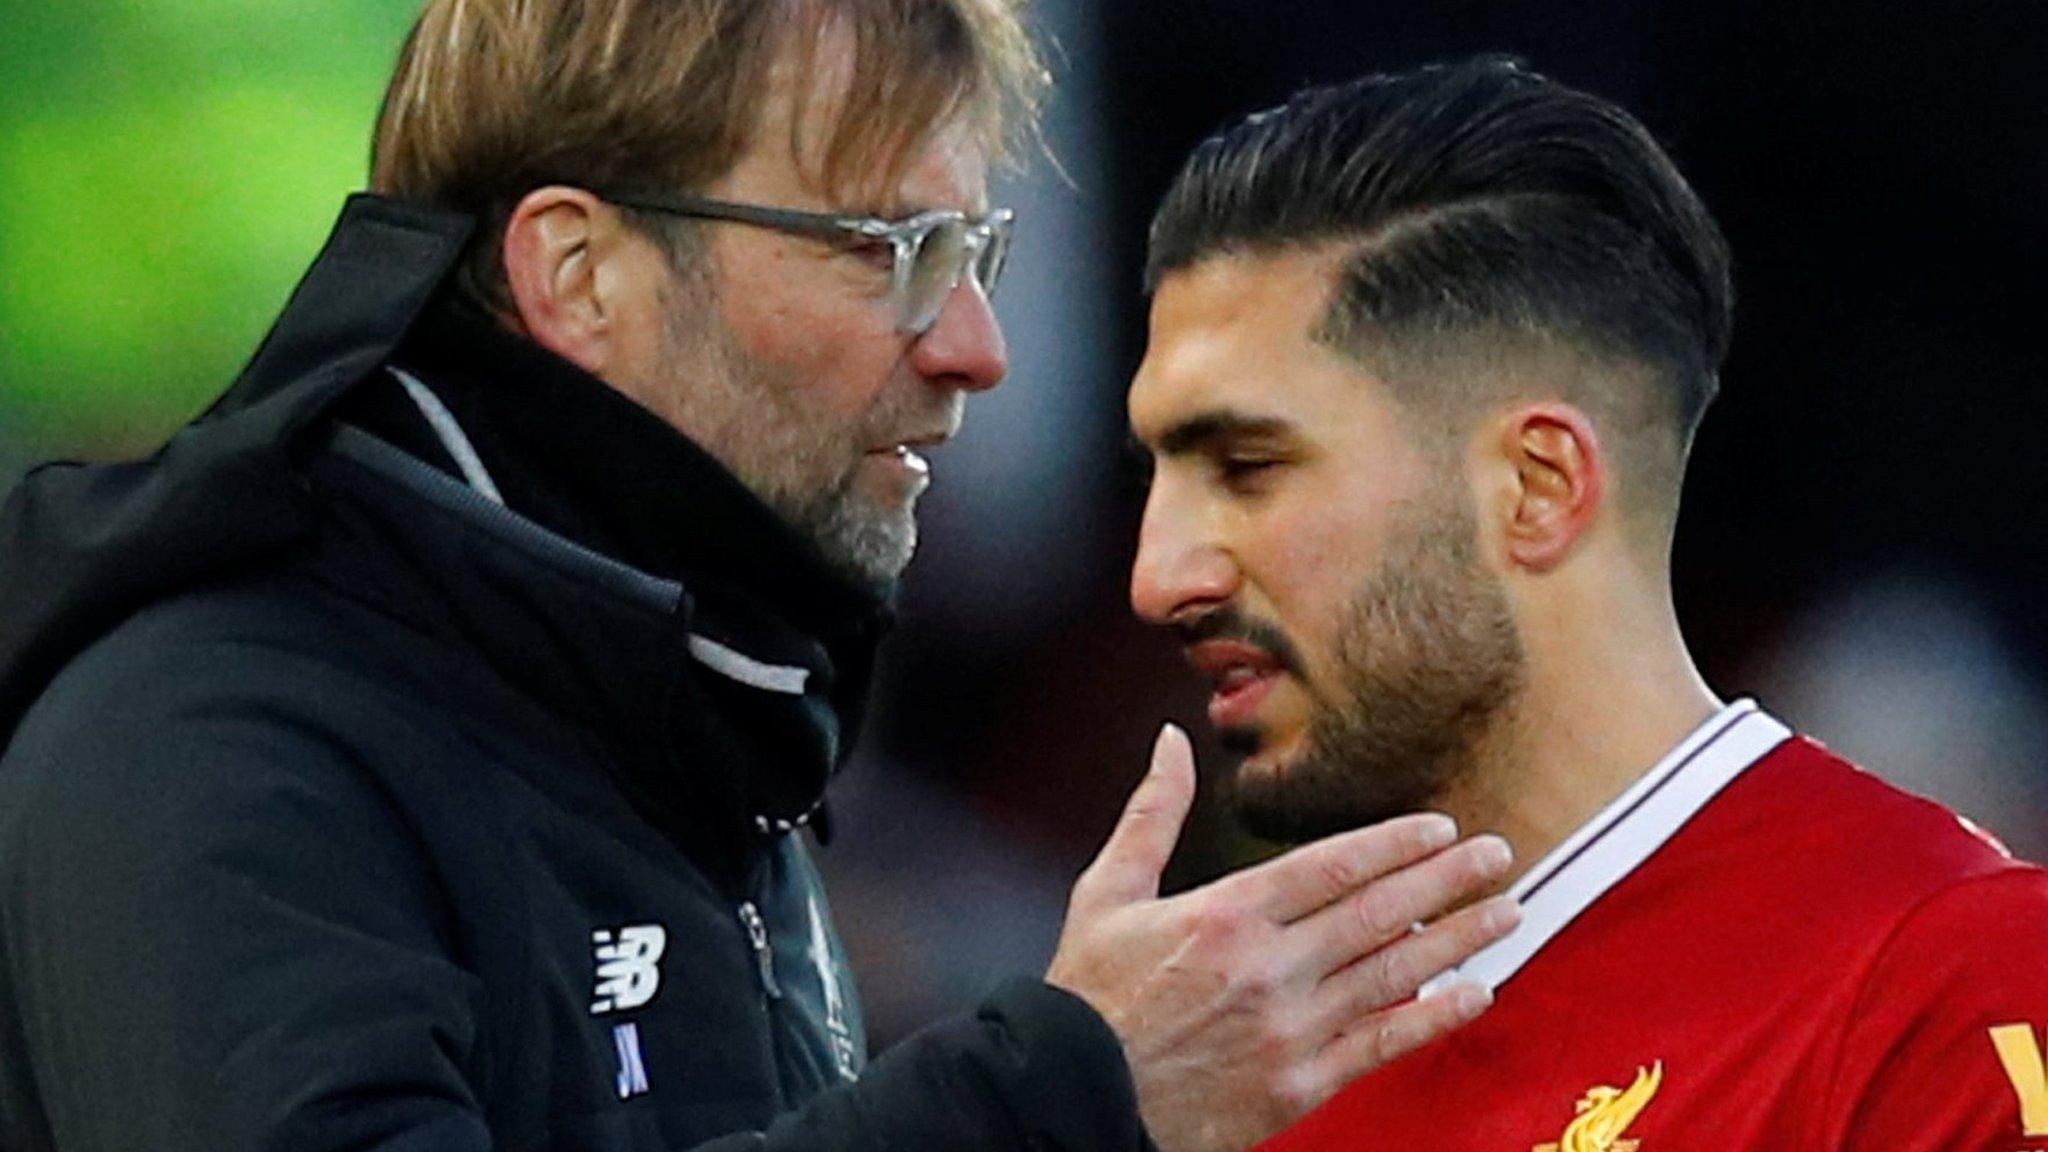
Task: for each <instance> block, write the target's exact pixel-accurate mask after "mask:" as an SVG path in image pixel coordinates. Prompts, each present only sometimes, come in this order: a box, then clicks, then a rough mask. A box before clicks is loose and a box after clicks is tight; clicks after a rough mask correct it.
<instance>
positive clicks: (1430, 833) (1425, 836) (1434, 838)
mask: <svg viewBox="0 0 2048 1152" xmlns="http://www.w3.org/2000/svg"><path fill="white" fill-rule="evenodd" d="M1420 825H1421V826H1420V827H1419V828H1418V829H1417V831H1418V832H1419V833H1420V835H1421V836H1422V843H1423V846H1424V847H1426V848H1443V847H1446V846H1448V845H1450V844H1451V843H1453V842H1455V841H1456V840H1457V839H1458V822H1457V821H1456V820H1453V819H1451V818H1450V817H1449V816H1446V815H1444V814H1443V813H1441V812H1425V813H1423V816H1422V819H1421V821H1420Z"/></svg>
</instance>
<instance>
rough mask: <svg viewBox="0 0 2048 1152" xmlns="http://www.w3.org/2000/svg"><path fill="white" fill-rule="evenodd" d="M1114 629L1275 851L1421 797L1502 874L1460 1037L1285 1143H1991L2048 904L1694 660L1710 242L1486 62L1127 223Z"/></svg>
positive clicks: (1403, 85) (1633, 155)
mask: <svg viewBox="0 0 2048 1152" xmlns="http://www.w3.org/2000/svg"><path fill="white" fill-rule="evenodd" d="M1150 279H1151V283H1152V284H1153V285H1154V289H1155V293H1156V295H1155V297H1154V302H1153V311H1152V333H1151V344H1150V348H1149V350H1148V352H1147V354H1146V358H1145V361H1144V364H1143V366H1142V368H1141V369H1140V370H1139V373H1138V375H1137V379H1136V381H1135V382H1134V384H1133V385H1132V388H1131V393H1130V415H1131V421H1132V423H1133V425H1134V426H1135V429H1136V432H1137V435H1138V436H1139V437H1140V439H1141V440H1142V441H1143V442H1144V443H1145V444H1146V445H1147V446H1148V447H1149V448H1150V450H1151V453H1152V455H1153V456H1154V458H1155V463H1156V475H1155V478H1154V481H1153V486H1152V489H1151V494H1150V498H1149V502H1148V504H1147V507H1146V511H1145V520H1144V527H1143V530H1142V538H1141V541H1140V545H1139V551H1138V556H1137V560H1136V564H1135V568H1134V570H1133V573H1132V578H1131V595H1132V600H1133V603H1134V605H1135V606H1136V608H1137V609H1138V611H1139V612H1141V613H1142V614H1143V615H1144V616H1146V617H1147V618H1149V619H1151V620H1153V621H1155V622H1157V623H1160V624H1164V625H1168V626H1171V627H1173V628H1174V629H1176V630H1177V631H1178V632H1179V634H1180V635H1181V636H1182V637H1183V638H1184V640H1185V642H1186V644H1187V651H1188V655H1189V658H1190V659H1191V660H1192V661H1193V663H1194V664H1195V665H1196V667H1197V668H1198V669H1200V670H1201V671H1202V672H1203V673H1204V674H1205V675H1206V676H1207V677H1208V678H1209V679H1210V680H1212V681H1213V683H1214V685H1215V694H1214V696H1213V697H1212V699H1211V701H1210V705H1209V715H1210V718H1211V720H1212V721H1213V722H1214V723H1215V725H1216V726H1217V728H1218V729H1219V730H1220V732H1221V734H1222V735H1223V737H1224V738H1225V739H1226V740H1227V741H1229V742H1231V743H1232V744H1234V745H1236V746H1237V747H1239V748H1240V749H1241V750H1242V751H1243V753H1244V755H1245V759H1244V762H1243V764H1242V766H1241V767H1240V768H1239V769H1238V770H1237V774H1236V778H1235V792H1236V801H1237V805H1238V807H1239V809H1240V810H1241V812H1242V814H1243V815H1244V817H1245V818H1246V819H1247V820H1248V821H1249V822H1250V823H1251V825H1252V826H1253V827H1254V828H1256V829H1258V830H1261V831H1263V832H1265V833H1267V834H1269V835H1271V836H1274V837H1276V838H1279V839H1283V840H1298V839H1303V838H1307V837H1312V836H1318V835H1324V834H1327V833H1329V832H1331V831H1334V830H1337V829H1341V828H1350V827H1357V826H1360V825H1363V824H1366V823H1369V822H1371V821H1375V820H1380V819H1383V818H1385V817H1387V816H1389V815H1392V814H1395V813H1399V812H1405V811H1410V810H1413V809H1416V808H1419V807H1425V806H1441V807H1442V808H1444V809H1445V810H1447V811H1449V812H1451V813H1453V814H1455V815H1456V816H1458V817H1459V818H1460V819H1461V820H1462V821H1464V822H1465V823H1466V824H1467V825H1468V826H1472V827H1480V828H1488V829H1492V830H1495V831H1498V832H1499V833H1501V834H1502V835H1504V836H1506V837H1507V838H1508V839H1509V840H1510V841H1511V842H1512V843H1513V844H1514V845H1515V848H1516V854H1517V857H1518V858H1519V859H1520V860H1523V861H1529V862H1531V864H1530V865H1529V867H1527V869H1526V870H1525V871H1522V872H1520V873H1519V878H1518V879H1516V880H1515V881H1514V883H1513V885H1512V887H1511V889H1510V894H1511V895H1512V896H1513V897H1514V898H1515V899H1516V900H1518V901H1519V903H1520V904H1521V907H1522V910H1523V913H1524V916H1525V920H1524V923H1523V926H1522V927H1521V928H1520V929H1518V930H1517V931H1516V932H1515V933H1514V934H1513V935H1511V936H1510V937H1509V938H1508V939H1506V940H1504V941H1503V942H1501V943H1500V944H1498V945H1495V946H1493V947H1491V948H1489V949H1487V950H1486V951H1484V952H1482V953H1481V954H1480V955H1479V956H1477V957H1476V958H1475V959H1473V960H1472V961H1470V962H1469V963H1466V964H1464V965H1462V966H1461V967H1460V968H1459V969H1458V970H1457V973H1458V975H1460V976H1461V977H1462V978H1464V979H1471V980H1478V981H1480V982H1483V983H1484V984H1486V985H1487V986H1488V987H1491V988H1494V989H1496V990H1497V994H1498V996H1499V1004H1498V1006H1497V1008H1496V1010H1495V1011H1494V1012H1493V1013H1492V1014H1491V1015H1490V1016H1489V1017H1488V1018H1487V1019H1486V1020H1484V1021H1482V1022H1481V1023H1479V1024H1478V1025H1476V1026H1474V1027H1473V1028H1471V1029H1469V1030H1466V1031H1464V1032H1461V1033H1459V1034H1457V1035H1455V1036H1452V1037H1450V1038H1448V1039H1446V1040H1443V1041H1441V1042H1438V1043H1436V1044H1433V1045H1431V1046H1430V1047H1428V1048H1426V1049H1424V1050H1423V1051H1421V1052H1419V1053H1417V1054H1415V1055H1413V1056H1411V1057H1409V1058H1407V1059H1405V1060H1403V1061H1401V1062H1399V1063H1397V1064H1396V1065H1394V1066H1393V1067H1392V1068H1390V1069H1387V1070H1386V1071H1384V1072H1382V1073H1379V1074H1376V1075H1373V1076H1368V1077H1366V1078H1364V1079H1363V1080H1361V1081H1360V1082H1359V1083H1357V1084H1356V1085H1354V1086H1353V1087H1352V1088H1351V1089H1349V1090H1348V1091H1347V1092H1346V1093H1345V1094H1344V1095H1342V1096H1340V1097H1339V1098H1338V1099H1337V1100H1336V1101H1335V1102H1334V1103H1332V1104H1331V1105H1330V1106H1328V1107H1326V1108H1324V1109H1322V1110H1320V1111H1319V1112H1318V1113H1316V1114H1315V1115H1313V1116H1311V1117H1310V1118H1309V1119H1308V1120H1307V1121H1306V1122H1304V1123H1303V1124H1302V1125H1300V1126H1298V1127H1297V1128H1295V1129H1293V1130H1292V1131H1291V1132H1290V1133H1288V1134H1287V1135H1285V1136H1283V1137H1281V1138H1280V1139H1279V1140H1278V1141H1277V1142H1276V1144H1275V1147H1277V1148H1283V1149H1288V1150H1294V1149H1303V1150H1306V1149H1325V1148H1327V1149H1337V1148H1347V1149H1348V1148H1358V1147H1364V1146H1375V1147H1389V1148H1429V1149H1435V1150H1442V1152H1458V1150H1465V1149H1470V1150H1471V1152H1480V1150H1482V1149H1483V1150H1487V1152H1501V1150H1511V1152H1522V1150H1525V1149H1566V1150H1571V1152H1591V1150H1595V1149H1601V1150H1605V1149H1632V1148H1636V1147H1638V1146H1640V1147H1641V1148H1643V1149H1644V1150H1645V1152H1655V1150H1656V1149H1660V1148H1680V1147H1704V1146H1711V1147H1714V1148H1743V1149H1761V1148H1786V1149H1795V1148H1796V1149H1803V1150H1808V1152H1814V1150H1820V1149H1868V1150H1871V1152H1876V1150H1879V1149H1883V1150H1886V1152H1897V1150H1901V1149H1927V1150H1932V1149H1937V1148H1940V1149H1964V1148H1968V1149H1983V1150H1987V1152H1990V1150H1994V1149H1995V1150H2016V1149H2019V1148H2021V1147H2026V1146H2031V1145H2029V1144H2027V1142H2028V1141H2038V1140H2040V1139H2042V1138H2043V1137H2048V1076H2044V1072H2043V1065H2042V1058H2041V1042H2042V1038H2041V1030H2042V1028H2043V1026H2044V1025H2048V987H2044V986H2043V983H2042V981H2041V980H2040V979H2039V978H2038V974H2039V965H2040V962H2041V961H2040V958H2041V957H2042V956H2043V955H2044V954H2048V876H2044V874H2043V873H2042V871H2041V870H2040V869H2038V868H2035V867H2033V866H2031V865H2026V864H2022V863H2018V862H2015V861H2014V860H2012V859H2011V858H2010V857H2009V856H2008V855H2007V854H2006V853H2005V852H2004V851H2003V850H2002V849H2001V848H2000V847H1999V846H1998V845H1996V844H1995V843H1993V842H1992V841H1990V840H1989V839H1988V838H1987V837H1984V836H1983V835H1981V834H1980V833H1978V832H1976V831H1975V830H1973V829H1971V828H1969V827H1967V826H1966V825H1964V824H1963V823H1961V822H1960V821H1958V820H1957V819H1956V818H1955V817H1954V816H1953V815H1951V814H1950V813H1948V812H1946V811H1944V810H1942V809H1940V808H1938V807H1936V806H1934V805H1932V804H1929V803H1926V802H1924V801H1921V800H1919V799H1917V798H1914V797H1911V796H1907V795H1905V794H1902V793H1900V792H1897V791H1895V790H1893V789H1891V788H1890V787H1888V786H1886V785H1884V784H1882V783H1880V782H1878V781H1877V780H1875V779H1873V778H1871V777H1869V776H1866V775H1864V774H1863V773H1861V772H1859V771H1857V770H1856V769H1855V768H1853V767H1851V766H1850V765H1848V764H1846V763H1844V762H1843V761H1841V760H1840V759H1838V758H1836V757H1834V756H1833V755H1831V754H1830V753H1829V752H1827V750H1825V749H1824V748H1822V747H1821V746H1819V745H1818V744H1815V743H1813V742H1812V741H1809V740H1806V739H1803V738H1801V737H1798V736H1796V735H1793V734H1792V733H1791V732H1790V731H1788V730H1787V728H1786V727H1785V726H1784V725H1783V724H1782V723H1780V722H1779V721H1778V720H1776V719H1774V718H1772V717H1771V716H1770V715H1769V714H1767V713H1765V712H1764V711H1762V710H1760V709H1759V708H1758V707H1757V706H1756V705H1755V704H1754V703H1752V702H1749V701H1738V702H1736V703H1733V704H1724V703H1723V702H1722V701H1720V700H1719V699H1717V698H1716V697H1715V696H1714V694H1713V693H1712V692H1711V691H1710V690H1709V689H1708V688H1707V686H1706V685H1705V684H1704V683H1703V682H1702V680H1701V678H1700V677H1699V675H1698V674H1697V673H1696V672H1695V670H1694V666H1693V663H1692V661H1691V659H1690V658H1689V656H1688V654H1687V650H1686V646H1685V644H1684V642H1683V640H1682V638H1681V637H1680V634H1679V631H1678V627H1677V623H1676V618H1675V615H1674V612H1673V608H1672V603H1671V594H1670V587H1669V582H1668V577H1667V566H1668V556H1669V550H1670V545H1671V539H1672V532H1673V525H1674V521H1675V517H1676V513H1677V508H1678V497H1679V486H1680V478H1681V475H1682V471H1683V466H1684V463H1685V458H1686V454H1687V450H1688V446H1689V445H1690V443H1691V440H1692V435H1693V431H1694V428H1695V427H1696V425H1697V423H1698V421H1699V419H1700V415H1701V413H1702V411H1703V410H1704V409H1705V407H1706V406H1707V403H1708V402H1709V400H1710V399H1711V398H1712V396H1713V394H1714V391H1715V388H1716V378H1717V373H1718V369H1719V365H1720V363H1721V360H1722V355H1723V351H1724V349H1725V347H1726V344H1727V341H1728V333H1729V321H1730V312H1731V292H1730V288H1729V277H1728V257H1727V253H1726V251H1725V248H1724V245H1723V241H1722V238H1721V236H1720V233H1719V232H1718V230H1717V228H1716V227H1715V225H1714V223H1713V221H1712V219H1711V218H1710V217H1709V216H1708V214H1707V212H1706V211H1705V209H1704V208H1703V207H1702V205H1701V204H1700V202H1699V200H1698V199H1697V198H1696V197H1695V196H1694V195H1693V193H1692V191H1691V190H1690V189H1689V188H1688V187H1687V186H1686V184H1685V182H1684V181H1683V179H1682V178H1681V177H1680V176H1679V174H1678V173H1677V171H1676V170H1675V169H1674V168H1673V167H1672V165H1671V164H1670V162H1669V161H1668V160H1667V159H1666V157H1665V156H1664V155H1663V153H1662V152H1660V151H1659V150H1658V148H1657V146H1656V144H1655V143H1654V142H1653V141H1652V139H1651V138H1650V136H1649V135H1648V134H1647V133H1646V132H1645V131H1644V130H1643V129H1642V128H1641V126H1639V125H1638V124H1637V123H1636V122H1635V121H1634V120H1632V119H1631V118H1630V117H1628V116H1627V115H1626V114H1625V113H1623V112H1622V111H1620V110H1619V109H1617V108H1615V107H1613V106H1612V105H1610V104H1607V103H1604V102H1602V101H1600V100H1598V99H1595V98H1594V97H1591V96H1588V95H1586V94H1584V93H1580V92H1576V91H1573V90H1571V89H1568V88H1565V87H1563V86H1561V85H1558V84H1555V83H1552V82H1550V81H1548V80H1546V79H1544V78H1542V77H1539V76H1537V75H1534V74H1532V73H1530V72H1527V71H1524V70H1522V69H1520V68H1518V67H1516V66H1513V65H1511V64H1507V63H1503V62H1497V61H1480V62H1473V63H1468V64H1464V65H1459V66H1455V67H1445V68H1431V69H1425V70H1422V71H1419V72H1415V73H1410V74H1406V75H1399V76H1378V77H1373V78H1370V79H1367V80H1363V81H1360V82H1356V83H1352V84H1346V85H1342V86H1338V87H1332V88H1323V89H1317V90H1312V91H1307V92H1304V93H1302V94H1300V95H1298V96H1297V97H1296V98H1294V99H1293V100H1292V101H1290V102H1289V103H1288V104H1287V105H1286V106H1284V107H1282V108H1280V109H1277V110H1275V111H1272V112H1268V113H1265V114H1263V115H1260V116H1256V117H1252V118H1250V119H1248V120H1246V121H1243V122H1241V123H1239V124H1237V125H1235V126H1233V127H1230V128H1228V129H1226V130H1224V131H1223V132H1222V133H1220V134H1219V135H1217V136H1215V137H1213V138H1212V139H1210V140H1209V141H1207V142H1206V143H1204V144H1203V145H1202V146H1201V147H1200V148H1199V149H1198V150H1197V151H1196V153H1195V155H1194V156H1193V157H1192V159H1191V160H1190V161H1189V162H1188V164H1187V166H1186V167H1185V169H1184V170H1183V171H1182V173H1181V175H1180V177H1179V179H1178V181H1177V182H1176V184H1175V185H1174V187H1173V189H1172V191H1171V192H1170V193H1169V194H1168V196H1167V198H1166V201H1165V203H1164V205H1163V206H1162V208H1161V209H1160V211H1159V214H1158V216H1157V218H1156V220H1155V223H1154V228H1153V233H1152V251H1151V268H1150Z"/></svg>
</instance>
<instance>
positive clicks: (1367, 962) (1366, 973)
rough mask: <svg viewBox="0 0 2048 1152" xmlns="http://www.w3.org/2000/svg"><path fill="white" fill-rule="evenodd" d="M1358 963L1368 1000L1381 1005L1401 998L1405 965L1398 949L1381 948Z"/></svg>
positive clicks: (1405, 971) (1405, 972)
mask: <svg viewBox="0 0 2048 1152" xmlns="http://www.w3.org/2000/svg"><path fill="white" fill-rule="evenodd" d="M1359 965H1360V968H1361V975H1362V977H1363V979H1364V984H1365V987H1364V995H1365V998H1366V999H1367V1001H1368V1002H1370V1003H1372V1004H1374V1005H1383V1004H1386V1003H1389V1002H1391V1001H1394V1000H1398V999H1400V998H1401V996H1402V995H1403V992H1404V989H1403V986H1402V985H1403V979H1404V977H1405V976H1406V975H1407V965H1406V964H1405V963H1404V962H1403V960H1402V956H1401V953H1400V950H1399V949H1394V948H1382V949H1380V950H1379V951H1378V952H1375V953H1373V954H1372V955H1370V956H1368V957H1366V958H1365V959H1364V960H1362V961H1360V962H1359Z"/></svg>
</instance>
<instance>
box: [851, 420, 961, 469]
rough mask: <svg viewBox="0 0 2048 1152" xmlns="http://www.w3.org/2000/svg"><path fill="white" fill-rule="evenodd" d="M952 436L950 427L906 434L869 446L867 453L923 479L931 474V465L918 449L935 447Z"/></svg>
mask: <svg viewBox="0 0 2048 1152" xmlns="http://www.w3.org/2000/svg"><path fill="white" fill-rule="evenodd" d="M952 438H953V433H952V431H951V430H950V429H948V430H945V431H939V432H926V433H921V434H918V435H914V436H908V437H905V438H904V439H902V440H897V441H895V442H893V443H889V444H884V445H882V446H881V447H879V448H870V449H868V453H867V454H868V455H869V456H876V457H880V458H881V459H884V460H887V461H889V462H891V463H893V464H895V465H896V466H897V467H899V468H901V469H902V470H903V471H904V472H905V473H907V474H909V475H910V476H912V477H915V478H917V479H920V480H923V479H927V478H929V477H930V476H931V473H932V465H931V461H929V460H927V459H925V457H924V453H923V452H921V451H919V449H922V448H935V447H937V446H939V445H941V444H944V443H945V442H946V441H948V440H950V439H952Z"/></svg>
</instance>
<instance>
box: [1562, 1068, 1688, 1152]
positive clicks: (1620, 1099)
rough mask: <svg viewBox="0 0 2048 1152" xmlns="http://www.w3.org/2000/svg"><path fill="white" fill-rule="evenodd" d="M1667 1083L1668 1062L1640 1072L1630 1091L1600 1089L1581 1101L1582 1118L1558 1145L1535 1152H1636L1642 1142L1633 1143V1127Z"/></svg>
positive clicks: (1569, 1129)
mask: <svg viewBox="0 0 2048 1152" xmlns="http://www.w3.org/2000/svg"><path fill="white" fill-rule="evenodd" d="M1663 1083H1664V1062H1663V1061H1662V1060H1659V1061H1657V1063H1656V1064H1654V1065H1653V1066H1651V1067H1649V1068H1638V1069H1636V1079H1635V1083H1633V1084H1630V1085H1629V1086H1628V1087H1627V1088H1609V1087H1607V1086H1606V1085H1604V1084H1603V1085H1600V1086H1598V1087H1596V1088H1594V1089H1592V1090H1591V1091H1589V1092H1587V1093H1586V1095H1585V1096H1584V1097H1583V1098H1581V1099H1580V1100H1579V1102H1578V1104H1577V1105H1576V1107H1575V1110H1576V1111H1577V1112H1578V1116H1577V1117H1576V1118H1574V1119H1573V1120H1572V1122H1571V1123H1570V1124H1567V1125H1565V1129H1564V1135H1562V1136H1560V1137H1558V1140H1557V1143H1555V1144H1538V1145H1537V1146H1536V1148H1535V1150H1534V1152H1636V1146H1637V1145H1639V1144H1641V1143H1642V1141H1640V1140H1630V1139H1627V1138H1626V1137H1627V1136H1628V1130H1629V1126H1630V1125H1632V1124H1634V1123H1635V1122H1636V1117H1638V1116H1641V1115H1642V1114H1643V1109H1645V1108H1648V1107H1649V1106H1650V1101H1651V1100H1653V1099H1655V1098H1656V1095H1657V1089H1658V1088H1659V1087H1660V1086H1662V1085H1663Z"/></svg>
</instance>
